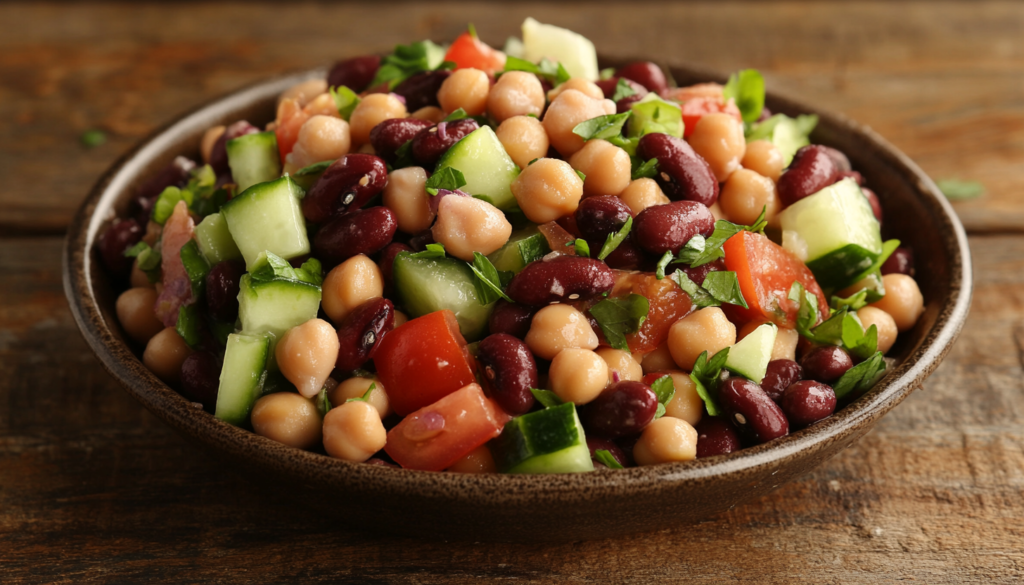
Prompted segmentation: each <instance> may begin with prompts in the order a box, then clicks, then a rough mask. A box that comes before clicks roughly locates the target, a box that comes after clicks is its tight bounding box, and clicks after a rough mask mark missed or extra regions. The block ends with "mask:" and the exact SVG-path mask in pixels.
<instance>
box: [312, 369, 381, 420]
mask: <svg viewBox="0 0 1024 585" xmlns="http://www.w3.org/2000/svg"><path fill="white" fill-rule="evenodd" d="M370 384H373V392H370V395H369V396H368V397H367V398H366V401H367V402H369V403H370V404H372V405H373V407H374V408H376V409H377V413H378V414H380V418H381V419H384V418H387V416H388V415H389V414H391V403H390V402H389V401H388V395H387V392H385V391H384V385H383V384H381V383H380V380H379V379H378V378H377V377H376V376H374V377H373V378H362V377H359V376H356V377H354V378H349V379H347V380H342V381H341V382H340V383H339V384H338V385H337V386H335V387H334V388H333V389H332V390H329V391H328V392H327V398H328V399H330V401H331V404H333V405H334V406H338V405H339V404H342V403H344V402H345V401H346V400H348V399H349V398H362V397H363V394H366V391H367V390H369V389H370Z"/></svg>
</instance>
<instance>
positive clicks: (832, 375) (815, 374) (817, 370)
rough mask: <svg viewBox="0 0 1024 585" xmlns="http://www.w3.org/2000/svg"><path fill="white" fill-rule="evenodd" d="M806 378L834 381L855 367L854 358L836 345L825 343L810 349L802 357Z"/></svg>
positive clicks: (801, 362)
mask: <svg viewBox="0 0 1024 585" xmlns="http://www.w3.org/2000/svg"><path fill="white" fill-rule="evenodd" d="M800 366H801V367H802V368H803V369H804V379H805V380H815V381H818V382H832V381H835V380H838V379H839V377H840V376H842V375H843V374H845V373H846V370H849V369H850V368H852V367H853V359H852V358H851V357H850V354H848V353H846V350H845V349H843V348H841V347H838V346H835V345H823V346H821V347H815V348H814V349H812V350H810V351H808V352H807V353H806V354H805V355H804V356H803V358H801V359H800Z"/></svg>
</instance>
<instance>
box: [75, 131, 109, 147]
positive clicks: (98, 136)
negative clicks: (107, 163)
mask: <svg viewBox="0 0 1024 585" xmlns="http://www.w3.org/2000/svg"><path fill="white" fill-rule="evenodd" d="M79 140H81V141H82V145H83V146H85V147H87V148H96V147H97V146H100V145H101V144H103V143H105V142H106V141H107V135H106V133H105V132H103V131H102V130H86V131H85V132H83V133H82V135H81V136H80V137H79Z"/></svg>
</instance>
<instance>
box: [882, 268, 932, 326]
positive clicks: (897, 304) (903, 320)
mask: <svg viewBox="0 0 1024 585" xmlns="http://www.w3.org/2000/svg"><path fill="white" fill-rule="evenodd" d="M882 284H884V285H885V296H884V297H882V298H881V299H879V300H878V301H875V302H874V303H871V304H870V305H869V306H871V307H877V308H879V309H882V310H883V311H885V312H886V313H889V315H891V316H892V318H893V321H895V322H896V329H898V330H899V331H900V332H901V333H902V332H904V331H909V330H910V329H913V328H914V324H915V323H917V319H918V317H920V316H921V314H922V313H924V297H923V296H922V295H921V289H920V288H918V286H917V282H915V281H914V279H913V278H912V277H910V276H907V275H906V274H886V275H885V276H883V277H882Z"/></svg>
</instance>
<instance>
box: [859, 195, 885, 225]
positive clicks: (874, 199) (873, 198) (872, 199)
mask: <svg viewBox="0 0 1024 585" xmlns="http://www.w3.org/2000/svg"><path fill="white" fill-rule="evenodd" d="M860 192H861V193H863V194H864V196H865V197H867V199H868V203H869V204H870V205H871V213H873V214H874V215H875V219H877V220H878V223H882V202H881V201H879V200H878V195H876V194H875V192H874V191H872V190H871V189H868V188H867V187H861V188H860Z"/></svg>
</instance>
